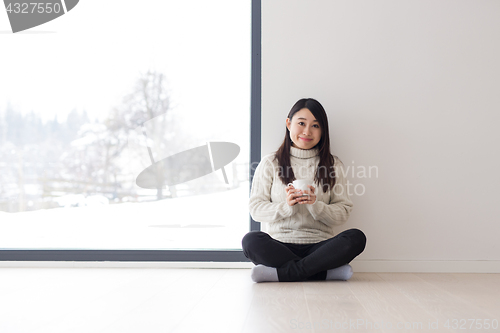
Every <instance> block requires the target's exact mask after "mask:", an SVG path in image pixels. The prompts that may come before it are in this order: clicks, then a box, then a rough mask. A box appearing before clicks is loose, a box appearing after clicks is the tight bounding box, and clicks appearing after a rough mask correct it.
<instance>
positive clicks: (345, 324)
mask: <svg viewBox="0 0 500 333" xmlns="http://www.w3.org/2000/svg"><path fill="white" fill-rule="evenodd" d="M499 286H500V274H451V273H446V274H436V273H356V272H355V273H354V275H353V277H352V278H351V280H349V281H323V282H302V283H299V282H294V283H259V284H256V283H253V282H252V281H251V280H250V270H249V269H165V268H159V269H150V268H146V269H139V268H123V269H117V268H1V269H0V332H2V333H17V332H29V333H38V332H46V333H59V332H61V333H63V332H64V333H70V332H85V333H95V332H103V333H110V332H116V333H118V332H119V333H127V332H134V333H139V332H141V333H143V332H144V333H153V332H190V333H191V332H231V333H234V332H255V333H260V332H334V331H337V332H397V331H405V332H454V331H455V332H464V331H467V332H500V327H499V321H500V288H499ZM487 325H489V328H486V326H487ZM492 325H494V326H492ZM480 326H481V328H479V327H480ZM494 328H496V329H494Z"/></svg>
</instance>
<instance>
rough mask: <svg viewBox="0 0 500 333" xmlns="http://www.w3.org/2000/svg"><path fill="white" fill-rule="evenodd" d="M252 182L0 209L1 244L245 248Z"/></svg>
mask: <svg viewBox="0 0 500 333" xmlns="http://www.w3.org/2000/svg"><path fill="white" fill-rule="evenodd" d="M248 198H249V183H248V182H243V183H241V186H240V187H239V188H237V189H233V190H227V191H223V192H218V193H213V194H209V195H199V196H190V197H181V198H175V199H165V200H160V201H154V202H144V203H123V204H115V205H104V204H103V205H98V206H89V207H71V208H54V209H44V210H37V211H30V212H22V213H6V212H0V249H72V250H73V249H87V250H90V249H103V250H109V249H116V250H162V249H182V250H187V249H241V239H242V237H243V236H244V235H245V233H247V232H248V231H249V229H250V227H249V224H250V219H249V213H248Z"/></svg>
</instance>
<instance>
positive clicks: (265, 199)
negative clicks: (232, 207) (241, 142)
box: [249, 147, 353, 244]
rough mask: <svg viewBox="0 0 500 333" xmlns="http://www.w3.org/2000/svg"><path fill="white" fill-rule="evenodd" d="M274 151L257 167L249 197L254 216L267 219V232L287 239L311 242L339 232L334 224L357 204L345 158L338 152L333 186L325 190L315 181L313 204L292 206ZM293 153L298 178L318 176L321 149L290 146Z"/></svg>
mask: <svg viewBox="0 0 500 333" xmlns="http://www.w3.org/2000/svg"><path fill="white" fill-rule="evenodd" d="M274 155H275V154H274V153H272V154H268V155H266V156H264V157H263V158H262V160H261V162H260V163H259V165H258V166H257V168H256V169H255V174H254V177H253V180H252V189H251V191H250V201H249V208H250V215H251V216H252V218H253V219H254V220H255V221H257V222H261V223H267V224H268V225H267V228H266V229H267V230H266V231H267V233H268V234H269V235H270V236H271V237H273V238H274V239H277V240H279V241H281V242H284V243H296V244H310V243H317V242H320V241H323V240H325V239H328V238H331V237H333V236H335V233H334V231H333V227H334V226H337V225H341V224H343V223H345V222H346V221H347V219H348V218H349V214H350V213H351V210H352V207H353V203H352V201H351V200H350V198H349V193H348V188H347V180H346V179H345V177H344V170H343V164H342V162H340V160H339V159H338V158H337V157H336V156H334V159H335V164H334V167H335V170H336V177H337V178H336V183H335V187H334V188H333V189H329V190H328V191H327V192H326V193H325V192H323V189H322V188H321V186H318V184H317V183H315V184H313V186H314V188H315V192H314V193H315V194H316V195H317V197H316V201H315V202H314V203H313V204H295V205H294V206H290V205H288V203H287V202H286V191H285V185H284V184H283V182H282V181H281V179H280V178H279V176H278V172H279V170H280V167H279V166H278V161H277V160H275V161H273V159H274ZM290 155H291V156H290V162H291V165H292V169H293V172H294V174H295V178H296V179H302V178H308V179H314V176H315V172H316V168H317V166H318V163H319V155H318V149H317V148H314V149H300V148H295V147H290Z"/></svg>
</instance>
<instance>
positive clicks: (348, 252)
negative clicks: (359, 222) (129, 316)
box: [241, 229, 366, 282]
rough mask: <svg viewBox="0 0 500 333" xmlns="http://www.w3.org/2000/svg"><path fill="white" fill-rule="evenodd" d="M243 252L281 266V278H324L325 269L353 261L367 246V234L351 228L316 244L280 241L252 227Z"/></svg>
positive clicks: (254, 260)
mask: <svg viewBox="0 0 500 333" xmlns="http://www.w3.org/2000/svg"><path fill="white" fill-rule="evenodd" d="M241 245H242V247H243V253H244V254H245V256H246V257H247V258H248V259H250V260H251V261H252V262H253V263H254V264H256V265H258V264H262V265H266V266H269V267H276V268H277V269H278V278H279V280H280V281H283V282H285V281H287V282H288V281H306V280H312V281H315V280H325V279H326V271H327V270H329V269H333V268H337V267H340V266H342V265H345V264H348V263H350V262H351V261H352V260H353V259H354V258H355V257H356V256H358V255H359V254H360V253H361V252H363V250H364V249H365V245H366V237H365V234H364V233H363V232H362V231H361V230H358V229H349V230H346V231H343V232H341V233H340V234H338V235H336V236H335V237H332V238H330V239H327V240H324V241H322V242H319V243H313V244H293V243H283V242H280V241H278V240H276V239H274V238H272V237H271V236H269V235H268V234H267V233H265V232H262V231H250V232H249V233H247V234H246V235H245V236H244V237H243V239H242V241H241Z"/></svg>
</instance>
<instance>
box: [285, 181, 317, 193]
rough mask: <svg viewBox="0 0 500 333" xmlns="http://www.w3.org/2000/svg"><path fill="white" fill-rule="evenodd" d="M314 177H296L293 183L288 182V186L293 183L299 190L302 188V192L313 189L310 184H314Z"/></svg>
mask: <svg viewBox="0 0 500 333" xmlns="http://www.w3.org/2000/svg"><path fill="white" fill-rule="evenodd" d="M312 183H313V180H312V179H296V180H294V181H293V183H288V185H287V186H290V185H293V187H294V188H295V189H297V190H302V192H304V191H307V190H309V191H310V190H311V189H310V188H309V187H308V185H312ZM307 195H308V194H304V195H303V196H307Z"/></svg>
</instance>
